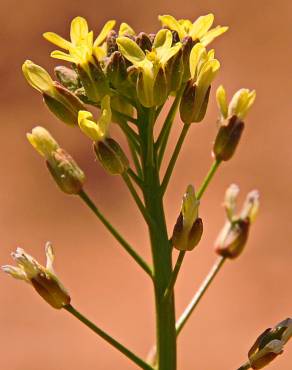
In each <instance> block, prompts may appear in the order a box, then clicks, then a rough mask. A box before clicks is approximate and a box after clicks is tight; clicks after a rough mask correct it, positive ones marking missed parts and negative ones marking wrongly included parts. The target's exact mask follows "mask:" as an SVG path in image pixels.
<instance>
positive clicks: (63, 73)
mask: <svg viewBox="0 0 292 370" xmlns="http://www.w3.org/2000/svg"><path fill="white" fill-rule="evenodd" d="M54 72H55V75H56V77H57V79H58V81H59V82H60V83H61V85H63V86H64V87H66V88H67V89H68V90H70V91H73V92H74V91H75V90H77V89H79V88H80V87H81V83H80V79H79V77H78V74H77V73H76V72H75V71H74V69H71V68H68V67H65V66H57V67H55V69H54Z"/></svg>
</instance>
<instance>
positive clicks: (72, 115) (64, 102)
mask: <svg viewBox="0 0 292 370" xmlns="http://www.w3.org/2000/svg"><path fill="white" fill-rule="evenodd" d="M53 86H54V94H53V95H52V94H47V93H43V98H44V102H45V103H46V105H47V107H48V108H49V109H50V111H51V112H52V113H53V114H54V115H55V116H56V117H57V118H59V119H60V120H61V121H62V122H64V123H66V124H68V125H70V126H76V125H78V112H79V111H80V110H83V109H85V108H84V105H83V104H82V102H81V100H80V99H79V98H78V97H77V96H76V95H74V94H73V93H72V92H71V91H70V90H67V89H66V88H65V87H64V86H62V85H61V84H59V83H58V82H53Z"/></svg>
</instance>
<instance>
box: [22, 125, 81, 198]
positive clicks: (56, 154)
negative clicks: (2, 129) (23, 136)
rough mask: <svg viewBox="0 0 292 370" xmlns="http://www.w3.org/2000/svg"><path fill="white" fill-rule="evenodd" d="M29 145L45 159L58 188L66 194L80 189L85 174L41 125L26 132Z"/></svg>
mask: <svg viewBox="0 0 292 370" xmlns="http://www.w3.org/2000/svg"><path fill="white" fill-rule="evenodd" d="M27 139H28V141H29V142H30V143H31V145H32V146H33V147H34V148H35V149H36V150H37V152H38V153H39V154H41V155H42V156H43V157H44V158H45V159H46V164H47V167H48V169H49V171H50V173H51V175H52V176H53V178H54V180H55V182H56V183H57V185H58V186H59V188H60V189H61V190H62V191H64V192H65V193H67V194H78V193H79V192H80V191H81V190H82V186H83V183H84V181H85V175H84V173H83V171H82V170H81V169H80V168H79V166H78V165H77V163H76V162H75V161H74V160H73V158H72V157H71V156H70V155H69V154H68V153H67V152H66V151H65V150H63V149H61V148H60V146H59V144H58V143H57V142H56V141H55V139H54V138H53V137H52V136H51V134H50V133H49V132H48V131H47V130H46V129H44V128H43V127H35V128H34V129H33V130H32V132H31V134H30V133H29V134H27Z"/></svg>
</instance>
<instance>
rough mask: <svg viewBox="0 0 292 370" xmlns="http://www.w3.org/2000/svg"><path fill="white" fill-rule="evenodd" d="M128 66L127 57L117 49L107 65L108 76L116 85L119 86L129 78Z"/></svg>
mask: <svg viewBox="0 0 292 370" xmlns="http://www.w3.org/2000/svg"><path fill="white" fill-rule="evenodd" d="M127 75H128V74H127V66H126V61H125V58H124V57H123V56H122V54H121V53H120V52H119V51H115V52H114V53H113V54H112V55H111V56H110V58H109V60H108V62H107V65H106V76H107V78H108V80H109V81H110V83H111V84H112V85H113V86H114V87H116V88H117V87H119V86H121V85H122V84H124V83H125V82H126V80H127Z"/></svg>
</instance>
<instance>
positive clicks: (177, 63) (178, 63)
mask: <svg viewBox="0 0 292 370" xmlns="http://www.w3.org/2000/svg"><path fill="white" fill-rule="evenodd" d="M165 72H166V76H167V80H168V90H169V91H171V92H173V91H178V90H179V89H180V87H181V84H182V79H183V74H184V64H183V51H182V49H180V50H179V51H178V52H177V54H176V55H174V56H173V57H172V58H171V59H170V60H169V61H168V62H167V64H166V71H165Z"/></svg>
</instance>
